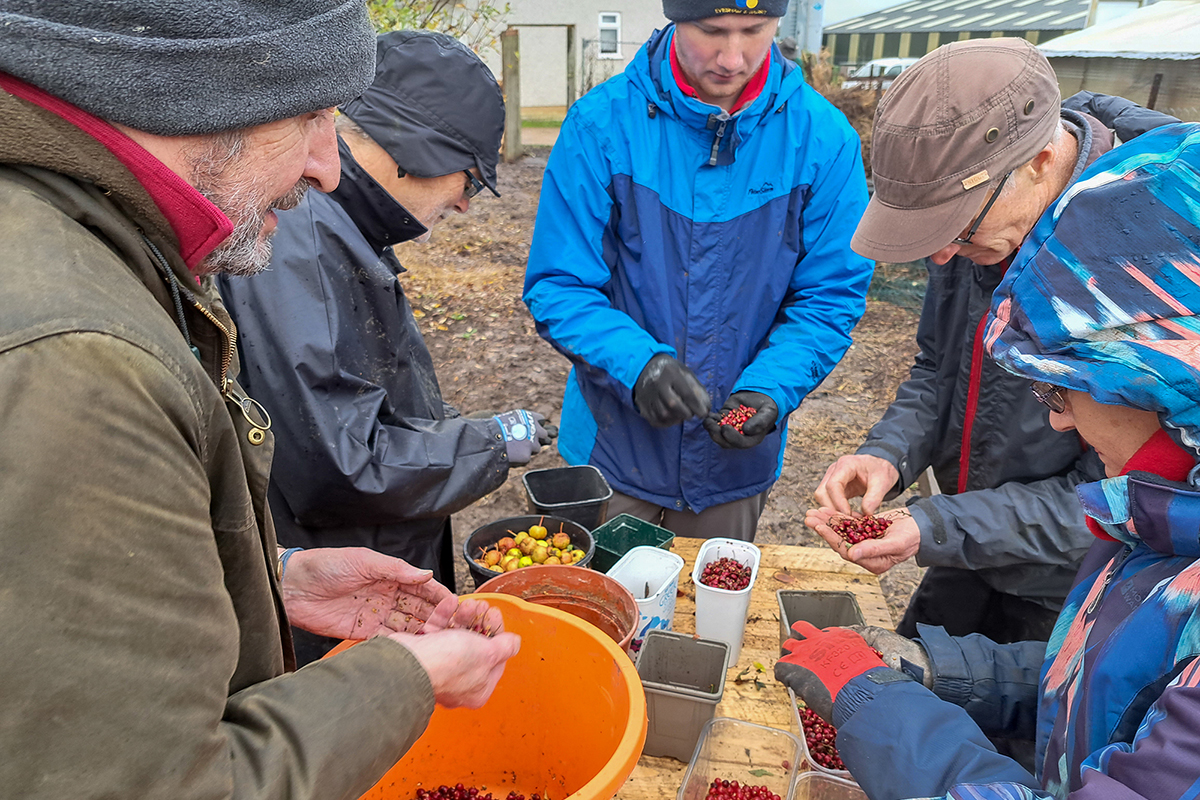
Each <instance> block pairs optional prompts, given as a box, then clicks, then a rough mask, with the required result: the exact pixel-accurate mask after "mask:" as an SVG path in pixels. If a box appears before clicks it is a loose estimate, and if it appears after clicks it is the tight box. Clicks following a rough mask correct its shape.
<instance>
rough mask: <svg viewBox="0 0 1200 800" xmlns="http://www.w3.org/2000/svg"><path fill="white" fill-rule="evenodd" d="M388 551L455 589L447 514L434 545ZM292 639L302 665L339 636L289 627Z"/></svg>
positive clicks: (452, 549) (333, 644)
mask: <svg viewBox="0 0 1200 800" xmlns="http://www.w3.org/2000/svg"><path fill="white" fill-rule="evenodd" d="M389 550H391V551H392V552H388V553H387V555H389V556H395V557H396V558H402V559H404V560H405V561H407V562H408V563H409V564H412V565H413V566H414V567H419V568H420V569H429V570H433V579H434V580H435V581H438V582H439V583H441V584H442V585H443V586H445V587H446V588H447V589H449V590H450V591H452V592H453V591H454V590H455V589H454V536H453V535H452V532H451V529H450V518H449V517H447V518H446V525H445V528H444V529H443V530H442V533H441V534H440V535H439V536H438V537H437V541H436V543H435V544H434V545H433V546H430V543H429V542H427V541H426V542H421V543H419V544H418V545H417V546H414V547H412V548H403V547H399V548H389ZM292 641H293V644H294V645H295V648H296V666H297V667H302V666H304V665H305V664H308V663H309V662H312V661H316V660H317V659H319V658H321V657H322V656H324V655H325V654H326V653H328V652H329V651H330V650H332V649H333V648H334V647H335V646H337V645H338V643H340V642H341V639H330V638H328V637H326V636H317V635H316V634H315V633H309V632H308V631H302V630H300V629H299V628H296V627H293V628H292Z"/></svg>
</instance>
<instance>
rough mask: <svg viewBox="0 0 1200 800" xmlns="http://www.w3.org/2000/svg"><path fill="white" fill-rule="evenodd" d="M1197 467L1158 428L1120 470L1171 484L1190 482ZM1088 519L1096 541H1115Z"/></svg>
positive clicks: (1164, 432) (1194, 462)
mask: <svg viewBox="0 0 1200 800" xmlns="http://www.w3.org/2000/svg"><path fill="white" fill-rule="evenodd" d="M1195 466H1196V459H1195V457H1193V456H1192V454H1191V453H1189V452H1188V451H1187V450H1184V449H1183V448H1182V447H1180V446H1179V445H1178V444H1176V443H1175V440H1174V439H1172V438H1171V436H1170V434H1168V433H1167V432H1166V431H1164V430H1162V429H1161V428H1159V429H1158V430H1157V431H1156V432H1155V433H1154V435H1153V436H1151V437H1150V438H1149V439H1147V440H1146V443H1145V444H1144V445H1142V446H1141V447H1139V448H1138V451H1137V452H1136V453H1134V454H1133V455H1132V456H1130V457H1129V460H1128V461H1126V462H1125V466H1124V467H1122V468H1121V474H1122V475H1128V474H1129V473H1130V472H1135V471H1136V472H1149V473H1151V474H1153V475H1157V476H1159V477H1160V478H1165V479H1167V480H1169V481H1176V482H1180V481H1186V480H1187V476H1188V473H1189V472H1191V471H1192V468H1193V467H1195ZM1085 519H1086V520H1087V525H1088V530H1090V531H1091V532H1092V533H1094V534H1095V535H1096V536H1097V537H1099V538H1101V539H1104V540H1106V541H1109V542H1115V541H1116V539H1114V538H1113V537H1111V536H1109V535H1108V534H1107V533H1105V532H1104V529H1103V528H1101V527H1100V523H1098V522H1096V520H1094V519H1092V518H1091V517H1085Z"/></svg>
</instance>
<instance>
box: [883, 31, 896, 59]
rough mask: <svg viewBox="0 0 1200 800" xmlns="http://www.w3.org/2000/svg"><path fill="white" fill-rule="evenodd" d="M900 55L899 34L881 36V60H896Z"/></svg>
mask: <svg viewBox="0 0 1200 800" xmlns="http://www.w3.org/2000/svg"><path fill="white" fill-rule="evenodd" d="M899 55H900V34H899V33H885V34H884V35H883V56H882V57H883V58H896V57H897V56H899Z"/></svg>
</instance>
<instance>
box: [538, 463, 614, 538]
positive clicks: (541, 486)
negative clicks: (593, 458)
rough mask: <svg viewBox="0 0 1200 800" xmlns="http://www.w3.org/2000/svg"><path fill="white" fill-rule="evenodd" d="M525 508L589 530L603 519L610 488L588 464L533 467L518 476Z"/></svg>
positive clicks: (609, 497)
mask: <svg viewBox="0 0 1200 800" xmlns="http://www.w3.org/2000/svg"><path fill="white" fill-rule="evenodd" d="M521 481H522V483H524V484H525V494H526V495H528V497H529V510H530V511H531V512H533V513H535V514H553V515H554V516H556V517H562V518H564V519H569V520H573V521H575V522H578V523H579V524H580V525H582V526H583V527H585V528H587V529H588V530H589V531H590V530H593V529H595V528H597V527H598V526H599V525H600V523H601V522H603V521H604V516H605V514H606V513H607V511H608V501H609V500H610V499H611V498H612V487H611V486H609V485H608V481H606V480H604V476H603V475H601V474H600V470H598V469H596V468H595V467H593V466H590V465H587V464H585V465H583V466H581V467H556V468H553V469H534V470H530V471H529V472H526V473H525V474H524V475H522V476H521Z"/></svg>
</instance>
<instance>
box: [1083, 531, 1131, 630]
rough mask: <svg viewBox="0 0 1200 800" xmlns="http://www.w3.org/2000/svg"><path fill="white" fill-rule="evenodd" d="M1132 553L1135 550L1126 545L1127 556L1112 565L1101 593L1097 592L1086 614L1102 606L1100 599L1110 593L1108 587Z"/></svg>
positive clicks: (1101, 587)
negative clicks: (1107, 592)
mask: <svg viewBox="0 0 1200 800" xmlns="http://www.w3.org/2000/svg"><path fill="white" fill-rule="evenodd" d="M1132 552H1133V550H1131V549H1130V548H1129V546H1128V545H1126V546H1125V554H1124V555H1122V556H1121V560H1120V561H1117V562H1115V563H1114V564H1113V565H1112V569H1110V570H1109V571H1108V574H1107V575H1105V576H1104V583H1103V584H1102V585H1101V586H1100V591H1098V592H1096V596H1095V597H1093V598H1092V602H1090V603H1088V607H1087V610H1086V611H1085V612H1084V613H1085V614H1091V613H1092V612H1093V611H1095V610H1096V606H1098V605H1100V598H1102V597H1104V593H1105V592H1106V591H1108V585H1109V584H1110V583H1112V579H1113V578H1114V577H1116V575H1117V570H1119V569H1120V568H1121V565H1122V564H1124V563H1125V559H1127V558H1129V554H1130V553H1132Z"/></svg>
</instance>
